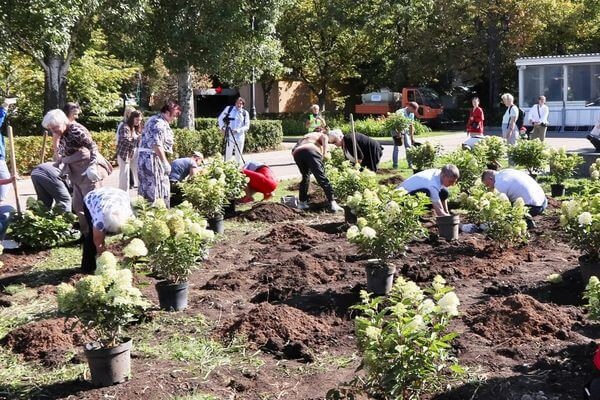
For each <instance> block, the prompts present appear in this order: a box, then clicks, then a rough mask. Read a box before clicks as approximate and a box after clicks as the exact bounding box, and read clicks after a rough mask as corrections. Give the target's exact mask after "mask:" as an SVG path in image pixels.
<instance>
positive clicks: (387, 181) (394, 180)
mask: <svg viewBox="0 0 600 400" xmlns="http://www.w3.org/2000/svg"><path fill="white" fill-rule="evenodd" d="M402 182H404V178H403V177H402V176H401V175H395V176H390V177H387V178H383V179H380V180H379V184H380V185H394V186H397V185H399V184H401V183H402Z"/></svg>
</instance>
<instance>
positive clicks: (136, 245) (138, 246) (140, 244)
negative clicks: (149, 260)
mask: <svg viewBox="0 0 600 400" xmlns="http://www.w3.org/2000/svg"><path fill="white" fill-rule="evenodd" d="M123 254H124V255H125V257H127V258H135V257H145V256H147V255H148V249H147V248H146V244H145V243H144V241H143V240H142V239H139V238H135V239H132V240H131V242H129V244H128V245H127V246H125V248H124V249H123Z"/></svg>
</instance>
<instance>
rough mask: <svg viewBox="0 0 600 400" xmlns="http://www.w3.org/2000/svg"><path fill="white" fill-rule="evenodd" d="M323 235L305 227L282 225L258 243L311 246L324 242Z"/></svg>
mask: <svg viewBox="0 0 600 400" xmlns="http://www.w3.org/2000/svg"><path fill="white" fill-rule="evenodd" d="M325 236H326V235H324V234H323V233H321V232H319V231H318V230H316V229H313V228H310V227H308V226H305V225H296V224H284V225H279V226H276V227H274V228H273V229H271V232H269V233H267V234H266V235H265V236H263V237H261V238H259V239H258V241H259V242H260V243H264V244H277V243H284V242H286V243H290V244H311V243H313V244H314V243H318V242H321V241H323V240H325Z"/></svg>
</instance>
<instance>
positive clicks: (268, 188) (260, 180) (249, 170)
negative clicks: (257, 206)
mask: <svg viewBox="0 0 600 400" xmlns="http://www.w3.org/2000/svg"><path fill="white" fill-rule="evenodd" d="M242 172H243V173H244V175H246V176H247V177H248V179H249V180H248V185H247V186H246V196H244V197H242V199H241V200H240V202H241V203H250V202H252V201H254V197H253V195H254V193H262V195H263V201H264V200H269V199H270V198H271V197H272V196H273V192H274V191H275V189H277V179H276V178H275V174H274V173H273V170H272V169H271V168H269V167H268V166H267V165H266V164H263V163H261V162H259V161H248V162H247V163H246V164H244V167H243V169H242Z"/></svg>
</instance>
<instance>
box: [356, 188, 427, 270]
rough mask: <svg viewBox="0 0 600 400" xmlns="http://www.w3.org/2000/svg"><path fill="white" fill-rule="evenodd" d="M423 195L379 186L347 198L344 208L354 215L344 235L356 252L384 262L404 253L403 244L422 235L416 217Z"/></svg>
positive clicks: (423, 210) (420, 211)
mask: <svg viewBox="0 0 600 400" xmlns="http://www.w3.org/2000/svg"><path fill="white" fill-rule="evenodd" d="M428 202H429V199H428V198H427V196H425V195H423V194H421V193H419V194H418V195H416V196H412V195H409V194H408V193H407V192H406V191H405V190H395V189H392V188H390V187H386V186H379V187H378V188H377V190H371V189H365V190H364V191H363V192H362V193H356V194H354V195H353V196H350V197H348V201H347V205H348V206H349V207H350V208H351V210H352V212H353V213H354V214H355V215H356V216H358V221H357V225H352V226H351V227H350V228H349V229H348V231H347V232H346V237H347V238H348V240H349V241H350V242H351V243H355V244H357V245H358V249H359V252H360V253H361V254H364V255H366V256H369V257H371V258H377V259H379V260H381V261H382V262H384V263H385V262H386V261H387V260H389V259H390V258H393V257H396V256H398V255H400V254H401V253H403V252H404V250H405V247H406V245H407V244H408V243H409V242H411V241H412V240H415V239H416V238H418V237H422V236H424V235H425V229H424V228H423V225H422V224H421V222H420V221H419V218H420V217H422V216H423V215H425V213H426V212H427V209H426V207H425V205H426V204H427V203H428Z"/></svg>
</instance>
